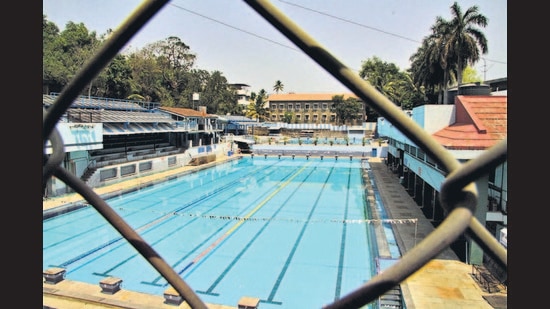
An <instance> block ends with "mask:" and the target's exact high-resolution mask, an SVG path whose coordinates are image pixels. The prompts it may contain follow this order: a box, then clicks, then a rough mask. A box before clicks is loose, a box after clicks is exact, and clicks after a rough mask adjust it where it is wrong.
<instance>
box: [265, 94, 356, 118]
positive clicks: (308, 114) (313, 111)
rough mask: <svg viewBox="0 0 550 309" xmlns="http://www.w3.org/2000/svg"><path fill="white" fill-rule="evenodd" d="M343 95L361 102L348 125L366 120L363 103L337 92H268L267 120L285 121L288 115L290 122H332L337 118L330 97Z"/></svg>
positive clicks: (350, 95)
mask: <svg viewBox="0 0 550 309" xmlns="http://www.w3.org/2000/svg"><path fill="white" fill-rule="evenodd" d="M335 95H343V96H344V97H343V99H344V100H346V99H348V98H350V97H352V98H355V99H356V100H357V101H358V102H359V103H360V104H361V112H360V113H359V114H358V115H357V119H355V120H352V121H351V122H350V123H348V124H350V125H361V124H362V123H363V122H364V121H365V120H366V112H365V104H364V103H363V102H362V100H361V99H360V98H359V97H357V96H356V95H354V94H350V93H348V94H338V93H333V94H331V93H285V94H277V93H275V94H270V95H269V97H268V99H267V102H266V106H267V108H268V110H269V121H271V122H285V120H286V119H287V116H286V115H290V123H308V124H333V125H337V124H338V121H339V119H337V117H338V116H337V114H336V111H335V109H334V106H333V102H332V97H333V96H335Z"/></svg>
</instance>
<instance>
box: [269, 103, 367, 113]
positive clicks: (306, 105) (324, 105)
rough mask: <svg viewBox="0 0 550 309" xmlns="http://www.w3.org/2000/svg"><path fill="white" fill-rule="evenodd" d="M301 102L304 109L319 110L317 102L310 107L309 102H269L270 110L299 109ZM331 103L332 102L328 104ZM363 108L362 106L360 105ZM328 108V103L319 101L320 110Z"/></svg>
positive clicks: (331, 108)
mask: <svg viewBox="0 0 550 309" xmlns="http://www.w3.org/2000/svg"><path fill="white" fill-rule="evenodd" d="M302 104H303V105H304V110H310V109H313V110H314V111H316V110H319V103H313V108H311V104H310V103H294V104H293V103H286V104H283V103H281V104H278V105H277V104H275V103H271V104H270V109H271V110H277V109H280V110H284V109H287V110H293V109H294V110H297V111H299V110H300V109H301V108H302ZM330 105H332V104H330ZM361 108H363V107H361ZM328 109H329V103H321V110H328ZM330 110H334V108H333V107H332V106H331V107H330Z"/></svg>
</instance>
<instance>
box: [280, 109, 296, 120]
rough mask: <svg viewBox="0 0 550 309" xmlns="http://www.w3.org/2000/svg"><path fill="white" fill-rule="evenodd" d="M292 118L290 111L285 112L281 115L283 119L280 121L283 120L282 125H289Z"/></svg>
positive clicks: (292, 114)
mask: <svg viewBox="0 0 550 309" xmlns="http://www.w3.org/2000/svg"><path fill="white" fill-rule="evenodd" d="M292 118H294V113H293V112H290V111H285V113H284V114H283V119H282V120H283V122H284V123H291V122H292Z"/></svg>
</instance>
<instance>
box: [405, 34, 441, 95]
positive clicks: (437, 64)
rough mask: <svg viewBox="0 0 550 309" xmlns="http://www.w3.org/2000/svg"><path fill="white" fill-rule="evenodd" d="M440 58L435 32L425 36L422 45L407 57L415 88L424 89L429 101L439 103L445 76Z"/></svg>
mask: <svg viewBox="0 0 550 309" xmlns="http://www.w3.org/2000/svg"><path fill="white" fill-rule="evenodd" d="M432 31H433V28H432ZM441 58H442V55H441V48H440V44H439V37H438V36H437V35H436V33H435V32H433V33H432V34H431V35H429V36H427V37H425V38H424V40H423V41H422V46H420V47H419V48H418V50H417V51H416V52H415V53H414V54H413V55H412V56H411V57H410V58H409V60H410V61H411V67H410V68H409V72H410V74H411V77H412V80H413V83H414V84H415V86H416V87H417V88H423V89H425V93H426V96H427V97H428V100H429V101H433V102H438V103H439V104H441V103H443V94H444V93H443V91H444V89H445V85H444V80H445V78H446V77H445V76H444V75H445V73H446V71H445V70H444V69H443V67H442V62H441V61H442V59H441Z"/></svg>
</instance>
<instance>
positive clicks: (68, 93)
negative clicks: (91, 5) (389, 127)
mask: <svg viewBox="0 0 550 309" xmlns="http://www.w3.org/2000/svg"><path fill="white" fill-rule="evenodd" d="M243 1H244V2H246V3H247V4H248V5H249V6H250V7H251V8H253V9H254V10H255V11H256V12H257V13H258V14H259V15H261V16H262V17H263V18H264V19H265V20H267V21H268V22H269V23H271V25H273V26H274V27H275V28H276V29H278V30H279V31H280V32H281V33H282V34H284V35H285V36H286V37H287V38H288V39H290V40H291V41H292V42H293V43H294V44H296V46H298V47H299V48H300V49H301V50H302V51H303V52H304V53H306V54H307V55H308V56H309V57H310V58H311V59H312V60H314V61H315V62H317V63H318V64H319V65H320V66H322V67H323V68H324V69H325V70H327V71H328V72H329V73H330V74H332V75H333V76H334V77H335V78H336V79H338V80H339V81H340V82H341V83H342V84H344V85H345V86H346V87H347V88H349V89H350V90H351V91H352V92H353V93H355V94H356V95H357V96H358V97H360V98H361V99H362V100H363V102H365V103H367V104H368V105H369V106H370V107H371V108H373V109H375V110H376V111H377V112H378V113H379V114H380V115H381V116H383V117H385V118H386V119H388V120H389V121H390V122H391V123H392V124H393V125H395V126H396V127H397V128H398V129H399V130H400V131H401V132H403V134H404V135H406V136H407V137H408V138H409V139H410V140H411V141H413V142H414V143H415V144H416V145H418V146H419V147H420V148H422V150H423V151H424V152H425V153H426V154H427V155H429V156H430V157H431V158H433V159H434V160H435V161H436V163H437V164H439V165H441V166H443V167H444V168H445V170H447V171H449V173H448V174H447V175H446V177H445V181H444V182H443V184H442V187H441V193H440V200H441V204H442V206H443V207H444V208H445V209H446V210H447V211H448V215H447V217H446V218H445V219H444V221H443V222H442V223H441V224H440V225H439V226H438V227H437V228H436V229H434V231H433V232H432V233H430V235H428V236H427V237H426V238H425V239H424V240H422V241H421V242H419V243H418V244H417V245H416V246H415V247H414V248H413V249H412V250H410V251H408V252H407V253H406V254H405V255H403V256H402V258H401V259H400V260H399V261H398V262H396V263H395V264H393V265H392V266H391V267H389V268H388V269H386V270H385V271H384V272H382V273H380V274H378V275H376V276H375V277H373V278H372V279H371V280H369V281H368V282H366V283H364V284H362V285H361V286H358V287H357V288H356V289H355V290H354V291H352V292H350V293H349V294H347V295H344V296H343V297H341V298H340V299H338V300H336V301H334V302H333V303H331V304H328V305H326V306H325V308H330V309H333V308H334V309H336V308H359V307H361V306H364V305H366V304H369V303H371V302H373V301H375V300H377V299H378V297H379V296H381V295H383V294H384V293H386V292H387V291H389V290H390V289H392V288H393V287H395V286H396V285H399V283H400V282H402V281H403V280H405V279H407V278H408V277H409V276H410V275H412V274H413V273H414V272H416V271H417V270H418V269H420V268H421V267H422V266H424V265H425V264H426V263H428V262H429V261H430V260H431V259H432V258H434V257H435V256H436V255H437V254H439V253H440V252H442V251H443V250H444V249H446V248H448V247H449V246H450V245H451V244H452V243H453V242H454V241H455V240H456V239H458V237H459V236H461V235H463V234H464V235H466V236H467V237H469V238H471V239H472V240H474V241H475V242H476V243H477V244H478V245H479V246H480V247H481V248H482V250H483V251H484V253H485V254H488V255H489V256H490V257H491V258H492V259H494V260H495V261H496V262H497V263H499V264H500V265H501V266H502V267H504V268H507V263H508V262H507V249H505V248H504V247H503V246H502V245H500V243H499V242H498V240H497V239H496V238H495V237H494V236H493V235H492V234H491V233H490V232H489V231H488V230H487V229H486V228H485V227H484V226H483V225H482V224H481V223H480V222H479V221H478V220H477V219H476V218H475V217H474V216H473V214H474V212H475V208H476V207H477V206H479V205H477V197H478V192H477V189H476V186H475V183H474V182H475V181H476V180H477V179H478V178H481V177H483V176H484V175H486V174H488V173H489V172H490V171H491V170H492V169H494V168H495V167H497V166H498V165H500V164H503V163H504V162H506V160H507V138H505V139H504V140H503V141H501V142H500V143H498V144H497V145H495V146H493V147H491V148H489V149H487V150H485V151H484V152H483V153H482V155H480V156H479V157H477V158H475V159H472V160H470V161H468V162H467V163H460V162H458V161H457V160H456V159H454V158H453V156H452V154H451V153H450V152H449V151H447V149H445V148H444V147H443V146H442V145H440V144H439V143H437V142H436V141H435V140H434V139H433V138H432V137H431V136H430V135H429V134H428V133H427V132H426V131H424V130H423V129H422V128H421V127H419V126H418V125H417V124H416V123H415V122H414V121H413V120H412V119H411V118H409V117H408V116H406V115H405V113H403V112H402V111H401V109H400V108H398V107H397V106H396V105H395V104H393V103H392V102H391V101H390V100H389V99H388V98H386V97H385V96H384V95H382V94H381V93H380V92H378V91H377V90H376V89H375V88H374V87H373V86H372V85H370V84H369V83H368V82H367V81H365V80H363V79H362V78H360V77H359V76H358V75H357V73H355V72H354V71H353V70H351V69H350V68H348V67H346V66H345V65H344V64H342V62H340V61H339V60H338V59H337V58H336V57H334V56H333V55H332V54H331V53H330V52H329V51H327V50H325V49H324V48H323V46H321V45H320V44H319V43H318V42H316V41H315V40H314V38H312V37H310V36H309V35H308V34H307V33H306V32H305V31H303V30H302V29H301V28H300V27H299V26H298V25H296V24H295V23H294V22H293V21H292V20H291V19H289V18H288V17H286V16H285V15H283V13H282V12H280V11H279V10H278V9H277V8H276V7H275V6H273V5H272V4H271V3H270V2H269V1H262V0H258V1H253V0H243ZM168 2H169V1H168V0H149V1H143V2H142V3H141V4H140V5H139V6H138V7H137V8H136V9H135V10H134V12H132V13H131V15H130V16H129V17H128V18H127V19H126V20H125V21H124V22H123V23H122V24H121V25H120V27H119V29H117V30H116V31H114V32H113V34H112V36H111V37H110V38H109V39H108V40H107V41H106V42H105V44H104V45H103V46H102V47H101V49H100V50H99V51H98V52H97V53H96V54H95V55H94V56H93V57H92V58H91V59H90V60H89V61H88V62H87V63H86V64H85V65H84V66H83V67H82V69H81V70H80V71H79V72H78V73H77V74H76V76H75V77H74V78H73V79H72V80H71V81H70V82H69V84H68V85H67V86H66V87H65V88H64V90H63V91H62V93H61V94H60V95H59V96H58V97H57V100H56V101H55V102H54V104H53V105H52V106H51V107H50V108H49V109H48V110H47V111H46V110H44V111H43V112H44V114H43V131H42V139H43V147H44V150H45V147H46V143H47V141H49V142H50V143H51V145H52V149H53V152H52V154H51V155H49V156H47V155H46V154H45V151H44V155H43V157H44V160H43V171H42V173H43V180H42V181H43V183H44V184H45V183H46V181H47V179H49V178H50V177H51V176H55V177H56V178H58V179H60V180H61V181H63V182H64V183H65V184H67V185H68V186H70V187H71V188H72V189H73V190H75V191H76V192H77V193H79V194H80V195H81V196H82V197H83V198H84V199H86V201H87V202H88V203H89V204H90V205H92V206H93V207H94V208H95V209H96V210H97V211H98V212H99V213H100V214H101V215H102V216H103V217H105V219H106V220H107V221H108V222H109V223H110V224H111V225H112V226H113V227H114V228H115V229H116V230H117V231H118V232H119V233H120V234H122V236H123V237H124V238H125V239H126V240H127V241H128V242H129V243H130V244H131V245H132V246H133V247H134V248H135V249H136V250H137V251H138V252H139V253H140V254H141V255H142V256H143V257H144V258H145V259H146V260H147V261H148V262H149V263H150V264H151V265H152V266H153V267H154V268H155V269H156V270H157V271H158V272H159V273H160V274H161V275H162V276H163V277H164V278H165V279H166V280H167V281H168V283H170V284H171V285H172V287H173V288H174V289H175V290H176V291H177V292H178V293H179V294H180V295H181V296H182V298H183V299H184V300H185V301H186V302H187V303H188V305H189V306H191V308H207V306H206V304H205V303H204V302H203V301H202V300H201V299H200V298H199V297H198V296H197V294H195V292H194V291H193V289H192V288H191V287H190V286H189V285H188V284H187V283H186V282H185V281H184V280H183V279H182V278H181V277H180V276H179V275H178V274H177V273H176V272H175V271H174V269H172V267H171V266H170V265H169V264H167V263H166V261H165V260H164V259H163V258H162V257H161V256H160V255H159V254H158V253H157V252H155V250H154V249H153V248H152V247H151V246H150V245H149V244H148V243H147V242H146V241H145V240H144V239H143V238H142V237H141V236H140V235H139V234H138V233H137V232H136V231H135V230H134V229H132V228H131V227H130V226H129V225H128V224H127V223H126V222H125V221H124V220H123V219H122V218H121V217H120V216H119V215H118V214H117V213H115V212H114V211H113V210H112V208H111V207H110V206H109V205H108V204H107V203H106V202H105V201H104V200H103V199H102V198H101V197H100V196H98V195H97V194H96V193H95V192H94V191H93V190H92V188H90V187H89V186H88V185H87V184H86V183H84V182H83V181H82V180H80V179H79V178H78V177H76V176H75V175H73V174H71V173H69V172H68V171H66V170H65V169H64V168H63V167H62V166H61V163H62V161H63V158H64V156H65V152H64V145H63V140H62V138H61V136H60V134H59V132H58V131H57V130H56V129H55V126H56V124H57V122H58V121H59V120H60V118H61V116H62V115H63V114H64V113H65V112H66V110H67V109H68V108H69V106H70V105H71V103H72V102H73V101H74V100H75V99H76V98H77V97H78V95H79V94H80V93H81V91H82V89H84V87H85V86H86V85H88V84H89V83H90V82H91V81H92V79H93V78H94V77H95V76H96V75H97V74H98V73H99V72H100V71H101V70H102V69H103V68H104V67H105V66H106V65H107V64H108V63H109V62H110V61H111V60H112V59H113V58H114V57H115V56H116V55H117V53H119V52H120V50H121V49H122V47H124V46H125V45H126V44H127V43H128V41H129V40H130V39H131V38H132V37H133V36H134V35H135V34H136V33H137V32H138V31H139V30H140V29H141V28H142V27H144V25H145V24H146V23H147V22H148V21H149V20H150V19H151V18H152V17H153V16H154V15H155V14H156V13H157V12H158V11H159V10H160V9H161V8H162V7H164V5H166V4H167V3H168Z"/></svg>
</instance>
